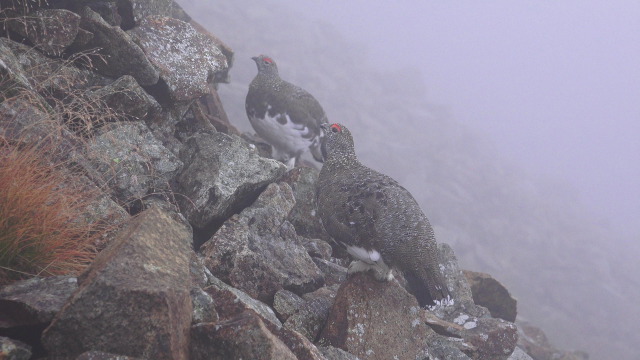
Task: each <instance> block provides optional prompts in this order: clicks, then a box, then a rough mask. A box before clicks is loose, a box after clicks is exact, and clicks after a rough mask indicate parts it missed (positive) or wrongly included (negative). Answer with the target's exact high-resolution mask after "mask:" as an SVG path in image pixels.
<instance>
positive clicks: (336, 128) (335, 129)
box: [330, 124, 342, 132]
mask: <svg viewBox="0 0 640 360" xmlns="http://www.w3.org/2000/svg"><path fill="white" fill-rule="evenodd" d="M330 128H331V131H333V132H341V131H342V128H341V127H340V125H338V124H332V125H331V126H330Z"/></svg>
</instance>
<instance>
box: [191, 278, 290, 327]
mask: <svg viewBox="0 0 640 360" xmlns="http://www.w3.org/2000/svg"><path fill="white" fill-rule="evenodd" d="M210 282H211V286H209V287H207V288H205V289H204V291H205V292H206V293H207V294H209V295H211V298H212V299H213V302H214V304H215V306H216V311H217V312H218V313H219V314H220V316H221V317H222V318H223V320H228V319H230V318H231V317H234V316H236V315H239V314H241V313H244V312H247V311H251V312H254V313H256V314H257V315H258V316H260V318H261V319H262V320H263V321H264V322H265V323H266V324H268V326H271V327H272V328H274V329H279V328H281V327H282V323H281V322H280V320H278V318H277V317H276V314H274V312H273V310H272V309H271V308H270V307H269V306H267V305H266V304H265V303H263V302H260V301H258V300H256V299H254V298H252V297H251V296H249V295H247V294H246V293H244V292H243V291H241V290H238V289H236V288H234V287H231V286H229V285H227V284H225V283H223V282H222V281H220V280H219V279H217V278H215V277H213V276H212V278H211V279H210Z"/></svg>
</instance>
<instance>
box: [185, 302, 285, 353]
mask: <svg viewBox="0 0 640 360" xmlns="http://www.w3.org/2000/svg"><path fill="white" fill-rule="evenodd" d="M190 359H191V360H200V359H202V360H205V359H206V360H218V359H219V360H228V359H256V360H262V359H264V360H289V359H290V360H297V358H296V356H295V355H294V354H293V353H292V352H291V350H289V348H288V347H287V346H286V345H285V344H284V343H283V342H282V341H281V340H280V339H278V338H277V337H276V336H275V335H273V334H272V333H271V331H269V329H268V328H267V327H266V326H265V324H264V323H263V322H262V320H261V319H260V318H259V317H258V316H257V315H256V314H255V313H253V312H245V313H241V314H239V315H238V316H236V317H233V318H230V319H228V320H223V321H220V322H217V323H202V324H196V325H194V326H192V327H191V356H190Z"/></svg>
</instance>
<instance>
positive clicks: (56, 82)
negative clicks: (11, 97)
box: [0, 37, 111, 112]
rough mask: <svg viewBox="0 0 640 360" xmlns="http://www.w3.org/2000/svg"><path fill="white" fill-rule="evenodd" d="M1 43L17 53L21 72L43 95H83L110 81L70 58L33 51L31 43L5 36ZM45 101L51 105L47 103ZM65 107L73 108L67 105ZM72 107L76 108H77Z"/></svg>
mask: <svg viewBox="0 0 640 360" xmlns="http://www.w3.org/2000/svg"><path fill="white" fill-rule="evenodd" d="M0 43H3V44H4V45H5V46H6V47H7V48H9V49H10V51H12V52H13V54H15V56H16V58H17V60H18V61H19V63H20V65H21V68H22V69H23V70H22V72H23V73H24V75H25V77H26V78H27V79H28V80H27V81H28V82H29V84H30V86H29V89H30V90H32V92H33V93H41V94H42V96H49V97H50V96H52V95H53V96H55V97H57V98H66V99H67V100H70V99H75V98H82V97H83V96H84V94H83V93H82V91H80V90H84V89H87V88H90V87H94V86H104V85H107V84H108V83H109V82H111V80H109V79H107V78H105V77H103V76H100V75H98V74H96V73H94V72H91V71H88V70H83V69H79V68H77V67H75V66H73V65H72V64H71V63H70V62H69V61H64V60H60V59H52V58H50V57H47V56H44V55H43V54H42V53H40V52H39V51H33V49H32V48H31V47H30V46H27V45H24V44H21V43H18V42H15V41H11V40H9V39H6V38H2V37H0ZM5 61H6V60H5ZM45 104H46V103H45V102H44V101H39V102H38V105H39V106H43V105H45ZM46 105H47V106H48V104H46ZM94 106H95V105H94ZM66 110H67V111H68V110H71V109H70V108H69V107H67V109H66ZM92 110H93V111H96V110H95V109H92ZM101 110H105V109H101ZM73 111H74V112H77V110H76V109H73Z"/></svg>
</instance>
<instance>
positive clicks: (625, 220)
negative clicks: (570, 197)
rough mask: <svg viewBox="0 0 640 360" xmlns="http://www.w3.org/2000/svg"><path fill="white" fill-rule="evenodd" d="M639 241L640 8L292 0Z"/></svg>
mask: <svg viewBox="0 0 640 360" xmlns="http://www.w3.org/2000/svg"><path fill="white" fill-rule="evenodd" d="M290 6H291V7H293V8H295V9H297V10H298V11H299V12H300V13H303V14H304V15H305V16H306V17H310V18H316V19H321V20H323V21H326V22H329V23H333V24H335V25H336V26H337V27H338V28H339V29H341V30H343V32H344V34H345V36H347V37H348V38H351V39H354V40H357V41H358V42H364V43H365V44H367V47H368V49H369V50H370V52H369V55H370V60H371V62H372V63H373V64H377V65H379V66H380V67H382V68H390V67H396V68H398V67H399V68H402V67H412V68H418V69H420V71H421V72H422V74H423V76H424V79H425V81H426V83H427V86H428V89H429V94H430V98H431V99H432V100H434V101H435V102H438V103H440V104H442V105H445V106H448V107H450V109H451V110H452V113H453V115H454V117H455V118H456V119H457V120H458V121H460V122H462V123H465V124H467V125H469V126H470V127H471V128H472V129H475V130H477V131H478V132H479V133H480V134H484V135H485V136H486V138H487V139H488V140H489V142H491V143H493V144H494V146H495V148H496V149H497V150H498V152H499V153H500V154H502V155H503V156H504V157H505V158H507V159H508V160H511V161H513V162H515V163H517V164H519V165H521V166H522V167H523V168H525V169H526V170H528V171H529V172H531V173H532V174H537V175H541V176H545V177H549V178H552V179H559V180H561V181H566V182H568V183H569V184H571V185H573V186H574V187H575V188H576V189H577V190H578V192H579V193H580V197H581V198H582V200H584V202H585V203H586V204H587V205H588V206H589V207H591V209H592V210H593V211H594V212H595V213H596V214H597V215H603V216H604V217H606V218H608V219H609V221H610V222H611V224H612V225H613V226H614V229H616V230H617V231H620V232H621V233H624V234H625V235H626V236H628V237H629V238H631V237H634V238H636V239H638V238H640V1H637V0H629V1H615V0H614V1H593V0H579V1H577V0H563V1H541V0H535V1H530V0H526V1H525V0H522V1H507V0H504V1H477V0H464V1H461V0H456V1H420V0H400V1H376V2H372V1H370V0H369V1H363V0H348V1H345V0H306V1H291V2H290Z"/></svg>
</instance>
